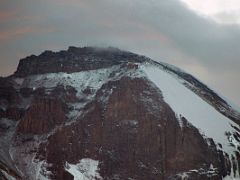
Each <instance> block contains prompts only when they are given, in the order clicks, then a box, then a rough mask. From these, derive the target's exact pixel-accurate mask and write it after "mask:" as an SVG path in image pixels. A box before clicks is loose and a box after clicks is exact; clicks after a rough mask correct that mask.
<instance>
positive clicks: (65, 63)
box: [0, 47, 240, 180]
mask: <svg viewBox="0 0 240 180" xmlns="http://www.w3.org/2000/svg"><path fill="white" fill-rule="evenodd" d="M239 126H240V114H239V113H238V112H237V111H236V110H235V109H233V108H232V107H231V105H230V104H228V102H226V101H225V100H224V99H222V98H221V97H220V96H218V95H217V94H216V93H215V92H214V91H212V90H211V89H209V88H208V87H207V86H206V85H204V84H203V83H201V82H200V81H198V80H197V79H195V78H194V77H193V76H191V75H189V74H187V73H185V72H183V71H181V70H179V69H178V68H176V67H173V66H171V65H168V64H164V63H159V62H155V61H153V60H151V59H149V58H147V57H144V56H140V55H137V54H134V53H130V52H125V51H121V50H118V49H115V48H107V49H99V48H92V47H85V48H76V47H70V48H69V49H68V50H67V51H60V52H51V51H46V52H44V53H42V54H41V55H39V56H29V57H27V58H25V59H22V60H20V63H19V66H18V69H17V71H16V72H15V73H14V74H13V75H12V76H9V77H6V78H0V179H10V180H11V179H23V180H25V179H29V180H38V179H39V180H44V179H53V180H73V179H74V180H77V179H80V180H82V179H84V180H85V179H86V180H93V179H96V180H101V179H104V180H110V179H111V180H112V179H114V180H118V179H119V180H125V179H128V180H133V179H134V180H149V179H153V180H161V179H163V180H165V179H169V180H171V179H173V180H174V179H194V180H197V179H199V180H205V179H206V180H207V179H213V180H214V179H215V180H220V179H240V173H239V172H240V171H239V170H240V154H239V153H240V127H239Z"/></svg>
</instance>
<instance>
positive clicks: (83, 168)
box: [65, 158, 102, 180]
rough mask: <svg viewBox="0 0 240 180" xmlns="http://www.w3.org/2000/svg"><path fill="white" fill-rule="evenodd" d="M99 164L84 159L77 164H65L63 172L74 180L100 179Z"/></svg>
mask: <svg viewBox="0 0 240 180" xmlns="http://www.w3.org/2000/svg"><path fill="white" fill-rule="evenodd" d="M98 164H99V162H98V161H96V160H93V159H90V158H84V159H81V160H80V161H79V163H78V164H70V163H67V162H66V164H65V170H66V171H68V172H69V173H70V174H72V175H73V176H74V180H95V179H98V180H100V179H102V177H101V176H100V174H99V173H98V171H99V168H98Z"/></svg>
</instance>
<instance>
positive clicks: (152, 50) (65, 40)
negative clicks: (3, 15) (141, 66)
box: [0, 0, 240, 105]
mask: <svg viewBox="0 0 240 180" xmlns="http://www.w3.org/2000/svg"><path fill="white" fill-rule="evenodd" d="M5 1H6V0H5ZM4 6H5V8H8V9H17V10H18V18H16V19H13V20H11V21H10V22H9V23H7V24H6V23H5V24H3V23H2V24H1V22H0V33H1V32H2V31H3V30H6V29H14V28H15V29H16V28H19V27H26V26H27V27H35V28H39V29H52V31H51V32H50V31H49V32H48V31H40V32H35V33H34V32H33V33H26V34H22V35H21V36H18V37H16V38H14V39H10V40H7V41H6V42H5V43H4V44H2V43H1V44H0V52H1V54H2V57H5V58H4V59H2V58H1V64H15V66H16V64H17V61H18V59H19V57H24V56H27V55H29V54H32V53H34V54H39V53H40V52H41V51H43V50H45V49H52V50H60V49H66V48H67V46H69V45H75V46H84V45H98V46H117V47H119V48H122V49H126V50H130V51H134V52H136V53H140V54H144V55H147V56H149V57H152V58H154V59H156V60H160V61H165V62H168V63H172V64H175V65H177V66H179V67H181V68H183V69H185V70H187V71H190V72H192V73H193V74H194V75H195V76H197V77H198V78H200V79H202V80H203V81H204V82H206V83H207V84H210V86H212V87H213V88H214V89H217V90H218V91H220V92H221V93H222V94H226V95H225V96H228V97H230V98H231V99H234V101H235V102H236V103H238V104H239V105H240V99H239V96H237V94H238V93H237V91H240V84H239V83H238V78H239V77H240V73H239V72H238V71H239V69H240V61H239V57H240V51H239V47H240V29H239V26H237V25H232V26H223V25H219V24H216V23H215V22H213V21H211V20H208V19H205V18H204V17H200V16H198V15H196V14H195V13H194V12H192V11H190V10H188V9H187V8H186V7H185V6H184V4H182V3H181V2H180V1H179V0H168V1H157V0H149V1H144V0H130V1H129V0H128V1H127V0H122V1H116V0H101V1H99V0H81V1H77V0H43V1H38V2H36V1H35V2H33V1H30V0H22V1H21V2H18V1H17V2H16V1H15V3H14V4H13V3H12V1H6V2H5V4H4ZM0 9H2V8H0ZM6 47H7V48H6ZM10 52H11V53H10ZM9 54H11V55H9ZM2 61H4V62H2ZM15 66H14V68H15ZM3 67H4V68H5V69H4V70H1V73H2V74H4V73H5V72H7V70H6V67H8V68H10V66H2V65H1V69H3ZM198 67H201V68H203V69H204V72H205V74H204V73H203V72H198V70H199V68H198ZM11 68H13V66H11ZM10 71H11V72H13V69H9V72H10ZM206 72H207V73H206ZM229 74H231V76H230V75H229ZM219 76H220V77H219ZM213 79H215V80H213ZM220 82H224V85H222V86H221V83H220ZM234 82H236V83H235V84H234ZM228 86H229V87H228ZM226 87H228V88H226Z"/></svg>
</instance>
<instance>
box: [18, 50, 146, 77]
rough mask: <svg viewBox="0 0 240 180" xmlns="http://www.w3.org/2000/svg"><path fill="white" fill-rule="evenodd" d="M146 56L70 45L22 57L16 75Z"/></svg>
mask: <svg viewBox="0 0 240 180" xmlns="http://www.w3.org/2000/svg"><path fill="white" fill-rule="evenodd" d="M145 59H146V58H145V57H143V56H139V55H136V54H133V53H130V52H124V51H120V50H119V49H116V48H108V49H100V48H93V47H84V48H76V47H69V49H68V50H67V51H60V52H52V51H45V52H44V53H42V54H41V55H39V56H35V55H32V56H29V57H27V58H25V59H21V60H20V62H19V65H18V69H17V71H16V72H15V74H14V76H16V77H25V76H28V75H33V74H44V73H56V72H79V71H87V70H94V69H99V68H106V67H110V66H113V65H118V64H121V63H122V62H143V61H144V60H145Z"/></svg>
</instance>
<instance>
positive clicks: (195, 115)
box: [141, 64, 240, 179]
mask: <svg viewBox="0 0 240 180" xmlns="http://www.w3.org/2000/svg"><path fill="white" fill-rule="evenodd" d="M141 70H143V71H144V72H145V73H146V76H147V77H148V78H149V80H150V81H152V82H153V83H154V84H155V85H156V86H157V87H158V88H159V89H160V90H161V92H162V94H163V97H164V100H165V102H166V103H168V104H169V106H170V107H171V108H172V110H173V111H174V112H175V113H176V117H178V118H179V117H180V116H183V117H185V118H186V119H187V120H188V121H189V122H190V123H191V124H192V125H193V126H195V127H197V128H198V129H199V131H200V133H201V134H203V135H204V136H206V137H208V138H213V140H214V141H215V143H216V144H217V143H220V144H221V145H222V149H223V151H225V152H226V153H228V154H229V155H233V156H234V157H235V154H234V151H235V149H236V148H237V147H238V146H240V144H239V143H238V141H237V140H235V139H234V137H233V136H232V134H233V133H234V132H235V131H236V130H235V129H234V128H233V127H232V126H231V125H234V126H236V127H238V128H239V126H238V125H237V124H236V123H234V122H233V121H231V120H229V119H228V118H227V117H225V116H223V115H222V114H221V113H219V112H218V111H217V110H215V109H214V108H213V107H212V106H210V105H209V104H208V103H206V102H205V101H204V100H203V99H201V98H200V97H199V96H198V95H196V94H195V93H194V92H192V91H191V90H190V89H188V88H186V87H185V86H184V85H183V80H182V79H179V78H177V77H176V76H174V75H172V74H170V73H168V72H166V71H164V70H162V69H161V68H158V67H156V66H153V65H150V64H146V65H143V66H141ZM226 133H230V134H231V135H230V136H226ZM230 143H232V144H233V145H234V147H232V146H230ZM219 148H220V147H219ZM232 177H233V173H232ZM228 178H229V177H228ZM237 178H238V179H240V176H239V172H238V174H237Z"/></svg>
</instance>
